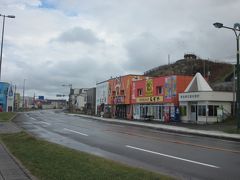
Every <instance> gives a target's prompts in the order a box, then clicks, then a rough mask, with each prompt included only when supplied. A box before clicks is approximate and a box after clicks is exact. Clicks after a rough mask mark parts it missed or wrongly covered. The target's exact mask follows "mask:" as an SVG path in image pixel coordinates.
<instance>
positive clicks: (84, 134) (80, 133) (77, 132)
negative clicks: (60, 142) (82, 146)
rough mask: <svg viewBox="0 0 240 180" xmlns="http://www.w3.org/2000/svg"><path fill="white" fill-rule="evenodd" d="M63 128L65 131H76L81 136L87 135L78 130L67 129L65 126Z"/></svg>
mask: <svg viewBox="0 0 240 180" xmlns="http://www.w3.org/2000/svg"><path fill="white" fill-rule="evenodd" d="M63 130H65V131H70V132H73V133H77V134H80V135H83V136H88V135H87V134H84V133H80V132H78V131H74V130H71V129H67V128H64V129H63Z"/></svg>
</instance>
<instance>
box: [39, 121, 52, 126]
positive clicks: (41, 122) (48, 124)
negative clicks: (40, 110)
mask: <svg viewBox="0 0 240 180" xmlns="http://www.w3.org/2000/svg"><path fill="white" fill-rule="evenodd" d="M40 123H42V124H47V125H51V124H50V123H47V122H44V121H40Z"/></svg>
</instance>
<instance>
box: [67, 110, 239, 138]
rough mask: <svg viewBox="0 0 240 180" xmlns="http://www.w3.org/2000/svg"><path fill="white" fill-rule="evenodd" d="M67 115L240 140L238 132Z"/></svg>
mask: <svg viewBox="0 0 240 180" xmlns="http://www.w3.org/2000/svg"><path fill="white" fill-rule="evenodd" d="M69 115H74V116H80V117H86V118H90V119H95V120H99V121H105V122H109V123H118V124H127V125H133V126H138V127H147V128H152V129H157V130H161V131H167V132H176V133H182V134H192V135H198V136H205V137H213V138H219V139H226V140H233V141H239V142H240V134H229V133H224V132H221V131H217V130H201V129H190V128H188V127H181V126H178V125H167V124H160V123H156V122H151V121H150V122H149V121H148V122H146V121H143V122H141V121H134V120H120V119H111V118H102V117H96V116H89V115H83V114H69ZM181 124H182V123H181ZM186 125H187V124H186ZM198 126H201V125H198Z"/></svg>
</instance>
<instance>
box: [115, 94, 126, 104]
mask: <svg viewBox="0 0 240 180" xmlns="http://www.w3.org/2000/svg"><path fill="white" fill-rule="evenodd" d="M124 97H125V96H116V97H115V98H114V104H124V99H125V98H124Z"/></svg>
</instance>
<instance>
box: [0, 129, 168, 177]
mask: <svg viewBox="0 0 240 180" xmlns="http://www.w3.org/2000/svg"><path fill="white" fill-rule="evenodd" d="M0 137H1V140H2V141H3V142H4V144H5V145H6V146H7V147H8V149H9V150H10V151H11V152H12V154H13V155H14V156H15V157H16V158H18V159H19V160H20V161H21V162H22V163H23V165H24V166H25V167H26V168H27V169H28V170H29V171H30V172H31V173H32V174H33V175H34V176H36V177H38V178H39V179H51V180H54V179H56V180H58V179H62V180H64V179H66V180H71V179H73V180H76V179H84V180H85V179H104V180H105V179H106V180H107V179H109V180H112V179H124V180H128V179H129V180H133V179H163V180H167V179H172V178H170V177H167V176H163V175H160V174H157V173H153V172H149V171H145V170H143V169H138V168H132V167H128V166H126V165H122V164H119V163H116V162H114V161H111V160H106V159H104V158H100V157H97V156H94V155H90V154H87V153H83V152H79V151H76V150H73V149H69V148H65V147H63V146H60V145H57V144H52V143H49V142H46V141H43V140H39V139H36V138H34V137H32V136H30V135H28V134H27V133H25V132H21V133H16V134H4V135H1V136H0Z"/></svg>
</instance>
